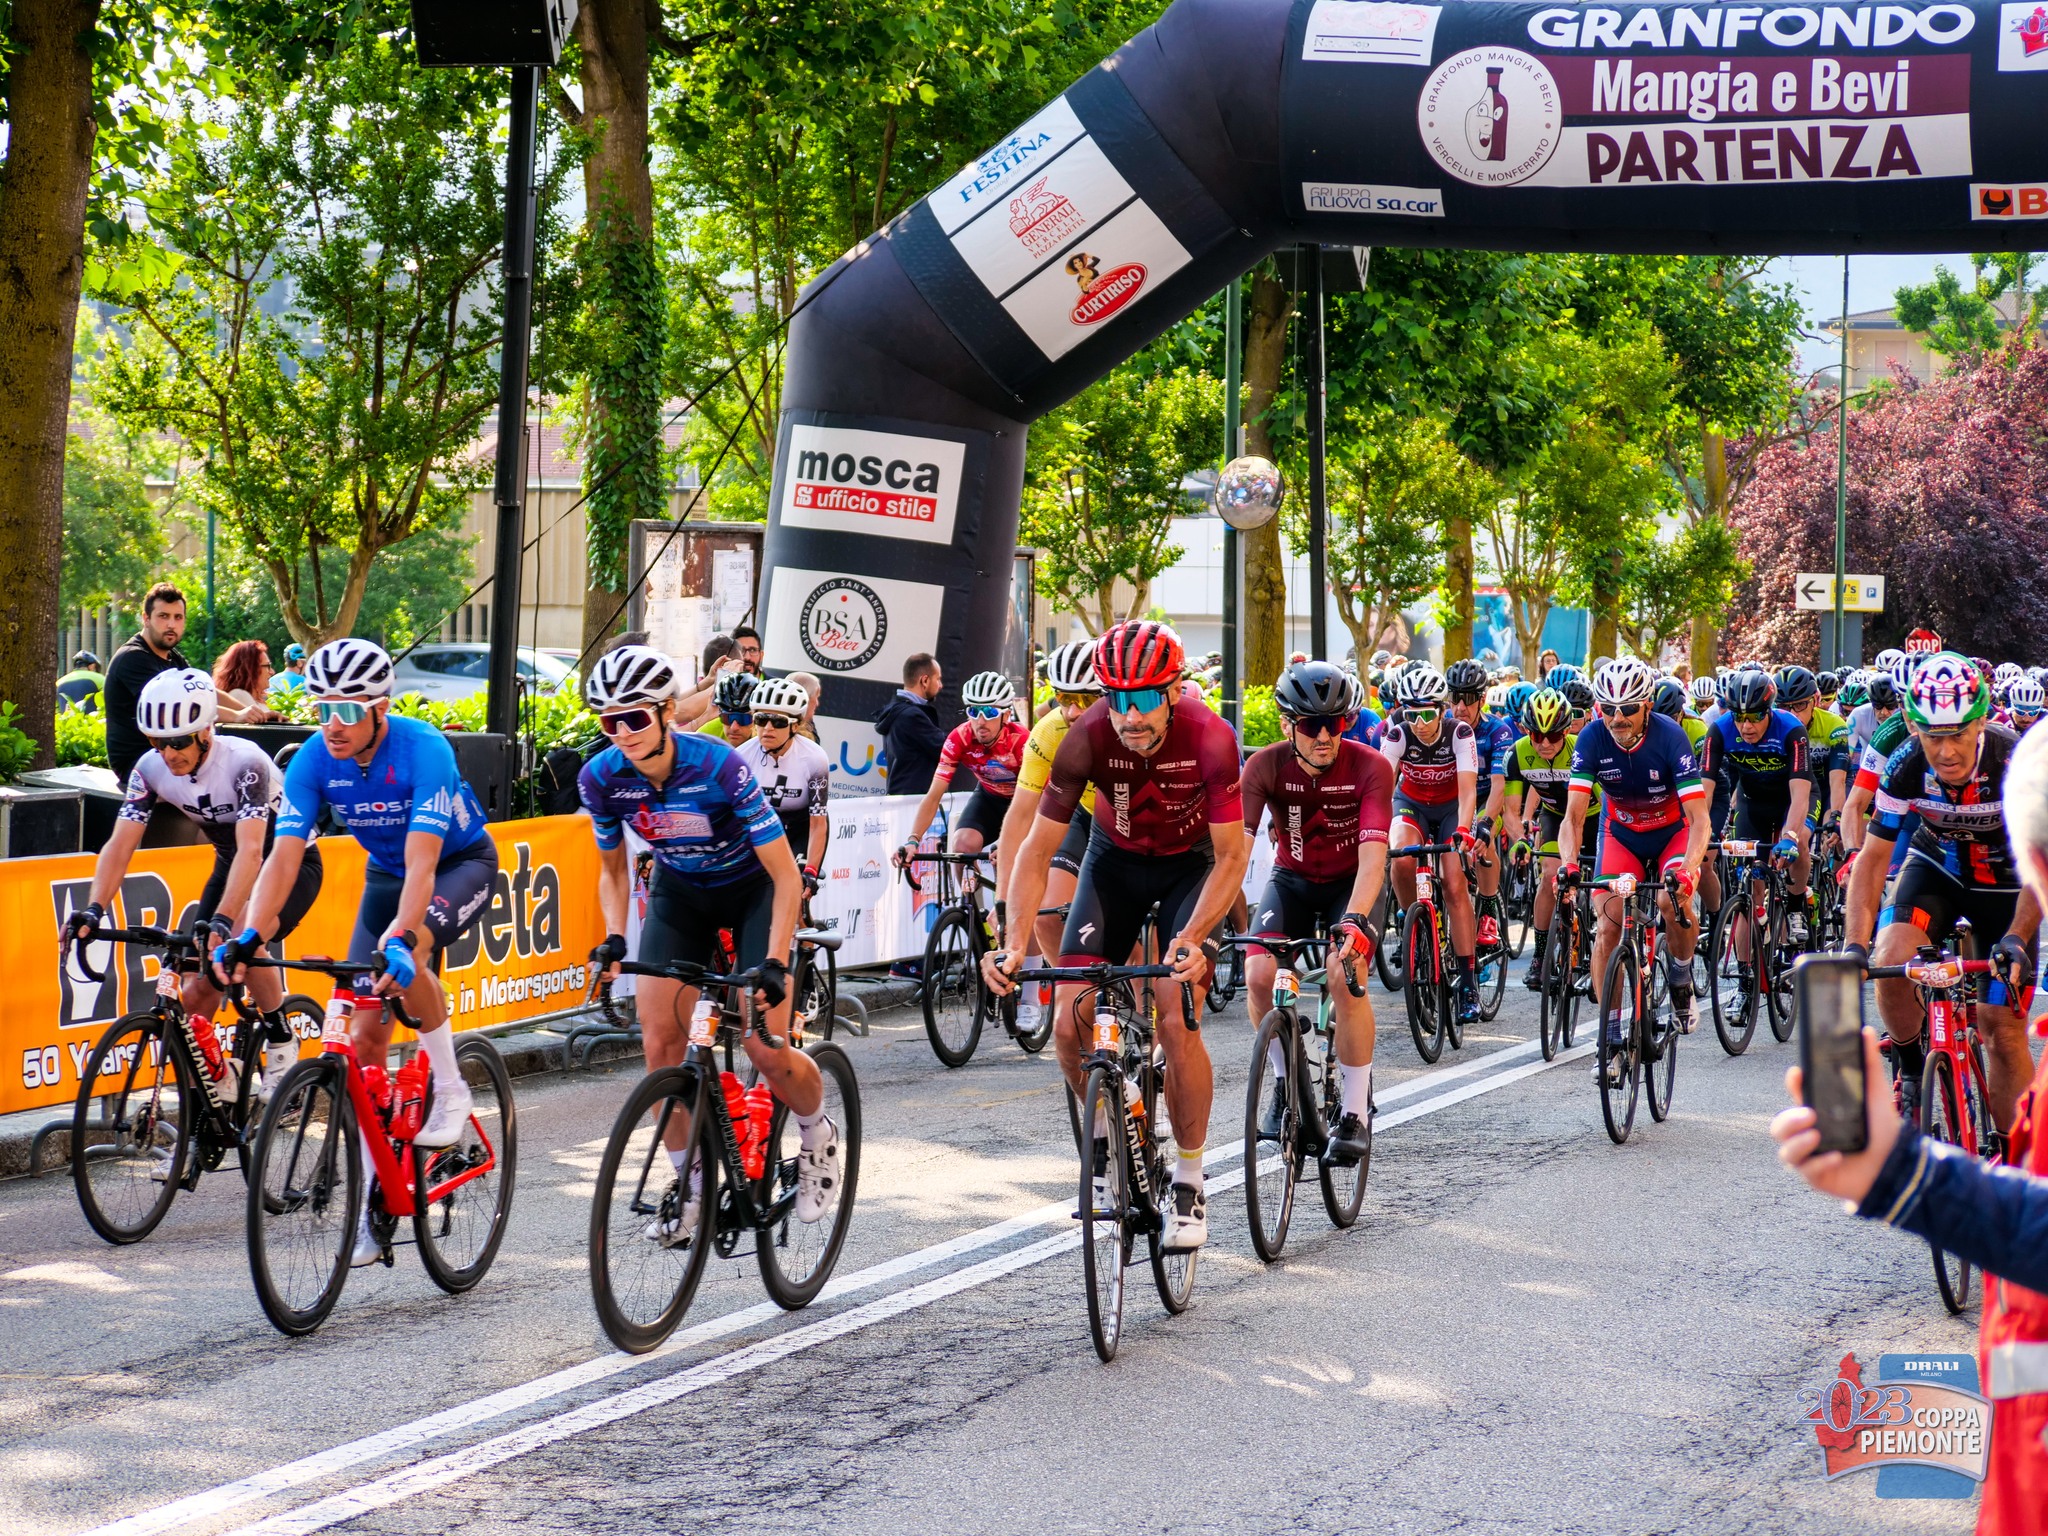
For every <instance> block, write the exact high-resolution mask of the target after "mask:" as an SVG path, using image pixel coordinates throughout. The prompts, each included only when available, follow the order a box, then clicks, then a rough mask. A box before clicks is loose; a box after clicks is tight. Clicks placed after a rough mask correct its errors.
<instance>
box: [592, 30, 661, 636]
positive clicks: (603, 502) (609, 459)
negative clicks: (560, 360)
mask: <svg viewBox="0 0 2048 1536" xmlns="http://www.w3.org/2000/svg"><path fill="white" fill-rule="evenodd" d="M650 12H652V14H653V15H655V16H656V17H658V16H659V15H660V11H659V7H658V6H650V5H649V4H648V0H586V3H585V4H584V6H583V8H582V9H581V11H579V12H578V14H577V17H576V41H577V44H578V45H579V48H580V51H581V55H582V62H581V67H580V72H579V79H580V81H581V83H582V86H583V121H582V124H581V126H582V128H583V129H584V131H585V132H587V133H588V134H589V135H590V137H591V152H590V157H589V159H588V160H587V161H585V163H584V167H583V202H584V207H585V209H586V210H587V212H586V215H585V250H584V253H583V259H584V261H585V263H586V264H587V267H588V268H589V269H590V271H589V272H588V274H587V275H588V276H589V277H590V278H591V279H592V283H591V286H592V288H593V289H594V290H595V291H596V295H597V296H596V297H595V298H594V300H593V302H595V303H597V304H600V305H602V306H604V307H606V308H608V309H610V310H611V311H612V318H613V320H614V322H615V323H614V324H613V325H612V326H610V327H607V329H609V330H611V331H612V333H613V334H614V335H615V336H617V338H618V345H619V347H620V348H621V349H622V350H621V352H620V355H617V356H613V357H607V358H603V359H599V360H598V361H597V363H596V364H595V365H594V366H593V368H592V371H591V376H590V378H589V380H588V387H589V418H590V419H589V423H588V432H587V438H586V440H587V442H588V444H589V448H588V451H587V453H586V457H585V465H584V479H585V482H586V484H585V489H586V492H587V494H588V495H589V498H590V499H589V515H588V526H589V529H590V533H589V539H588V552H589V574H588V576H587V577H586V582H585V587H584V592H583V645H584V648H585V649H586V650H588V649H589V648H590V647H591V646H593V645H594V644H596V643H597V642H599V641H601V640H603V639H604V638H605V637H606V636H607V635H609V634H610V633H612V631H613V630H614V629H615V628H616V626H614V625H612V624H611V623H610V620H611V617H612V613H613V611H614V610H615V609H617V608H618V606H619V603H620V600H621V599H622V598H623V597H624V595H625V591H626V534H627V530H628V528H629V526H630V525H631V523H632V521H633V519H635V518H661V517H666V516H667V515H668V496H667V484H666V481H667V479H668V476H667V474H666V471H665V466H664V463H663V455H662V451H661V446H662V445H661V437H660V429H661V416H662V409H661V407H662V388H661V351H662V348H661V327H662V323H663V321H664V320H665V314H664V304H663V301H662V299H661V293H660V264H659V263H658V262H656V261H655V260H654V259H653V239H654V182H653V179H652V177H651V175H650V174H649V171H648V160H647V91H648V70H647V23H648V18H649V14H650Z"/></svg>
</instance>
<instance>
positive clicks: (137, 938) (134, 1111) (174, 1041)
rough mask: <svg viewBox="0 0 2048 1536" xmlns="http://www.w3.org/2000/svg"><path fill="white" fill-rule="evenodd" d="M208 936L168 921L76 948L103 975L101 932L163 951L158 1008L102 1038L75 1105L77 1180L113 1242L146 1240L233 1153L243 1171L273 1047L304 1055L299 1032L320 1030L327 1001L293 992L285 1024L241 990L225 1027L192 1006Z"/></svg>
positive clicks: (229, 997)
mask: <svg viewBox="0 0 2048 1536" xmlns="http://www.w3.org/2000/svg"><path fill="white" fill-rule="evenodd" d="M210 939H211V931H210V930H202V932H201V933H199V934H197V935H191V936H188V935H185V934H177V933H170V932H167V931H166V930H164V929H162V928H96V929H93V930H91V931H90V932H88V933H85V934H83V935H81V937H80V939H79V941H78V942H77V943H76V944H74V945H73V946H72V954H73V955H74V957H75V958H76V960H77V963H78V968H79V970H80V971H81V972H83V973H84V975H85V976H86V978H87V979H88V980H91V981H104V980H105V974H104V972H100V971H95V970H94V969H93V968H92V965H91V963H90V961H89V959H88V958H87V953H86V951H87V946H88V945H90V944H94V943H98V942H100V941H101V940H106V941H109V942H111V943H115V944H129V945H134V946H137V947H139V948H142V949H150V950H155V951H157V953H158V955H159V957H160V958H159V965H160V969H159V970H158V971H157V975H156V983H155V993H154V995H153V996H152V997H151V999H150V1003H149V1006H148V1007H147V1008H141V1009H137V1010H135V1011H133V1012H130V1013H128V1014H126V1015H124V1016H123V1017H121V1018H119V1019H117V1020H115V1021H114V1023H112V1024H111V1025H109V1026H108V1027H107V1031H106V1033H105V1034H103V1035H101V1036H100V1040H99V1043H98V1044H97V1045H96V1046H94V1047H93V1050H92V1054H91V1055H89V1056H88V1057H87V1058H86V1061H85V1067H84V1070H83V1071H82V1072H80V1074H79V1078H78V1098H77V1100H76V1102H75V1103H74V1104H73V1105H72V1110H71V1182H72V1185H73V1187H74V1188H76V1189H77V1191H78V1205H79V1209H80V1210H82V1211H83V1212H84V1213H85V1219H86V1221H87V1223H88V1224H90V1225H91V1227H92V1229H93V1231H95V1232H97V1233H98V1234H99V1235H100V1236H101V1237H103V1238H105V1239H106V1240H107V1241H108V1242H110V1243H120V1244H125V1243H137V1242H140V1241H142V1239H143V1238H145V1237H147V1236H149V1234H150V1233H151V1232H153V1231H155V1230H156V1228H157V1225H158V1223H160V1222H161V1221H162V1220H163V1219H164V1217H165V1216H166V1215H167V1214H168V1213H169V1211H170V1209H171V1202H172V1201H173V1200H175V1199H176V1198H177V1195H178V1192H179V1191H180V1190H189V1189H196V1188H197V1187H198V1185H199V1178H200V1175H201V1174H204V1173H211V1172H212V1171H213V1170H214V1169H216V1168H218V1167H220V1165H221V1164H222V1163H223V1162H225V1161H226V1160H227V1158H228V1155H229V1154H230V1153H232V1154H233V1155H234V1158H235V1161H236V1164H237V1165H238V1167H239V1168H240V1170H241V1172H242V1176H243V1177H244V1178H245V1179H246V1178H247V1177H248V1175H249V1162H250V1139H251V1135H252V1133H253V1130H254V1127H255V1122H256V1119H257V1117H258V1116H259V1115H260V1114H261V1113H262V1109H263V1102H264V1101H263V1098H262V1093H263V1076H264V1073H263V1065H264V1055H265V1049H266V1047H270V1048H274V1049H277V1050H289V1051H291V1053H292V1054H293V1055H296V1054H297V1052H298V1042H299V1040H301V1039H312V1038H314V1037H315V1036H317V1035H318V1034H319V1033H320V1005H319V1004H318V1003H316V1002H314V1001H313V999H311V998H310V997H305V996H302V995H298V994H294V995H292V996H290V997H287V998H286V999H285V1000H284V1004H283V1007H282V1009H281V1010H280V1017H279V1019H278V1020H277V1021H276V1022H273V1021H271V1020H268V1019H266V1018H264V1016H263V1015H262V1014H261V1013H260V1012H258V1011H257V1010H256V1009H255V1008H254V1007H252V1006H251V1005H250V1003H249V1002H248V999H247V998H246V997H245V996H244V995H243V992H242V989H241V988H240V987H238V986H237V987H230V988H229V989H228V991H227V993H226V994H225V1001H226V1002H227V1004H228V1006H229V1010H231V1017H232V1022H228V1017H229V1016H230V1015H229V1014H224V1016H223V1020H222V1022H221V1023H220V1024H219V1025H216V1024H215V1022H214V1021H213V1020H211V1019H208V1018H205V1017H194V1016H192V1015H190V1014H188V1013H187V1012H186V1011H185V1004H184V998H183V992H182V989H181V988H182V979H183V978H184V977H185V976H187V975H191V974H193V973H194V972H196V971H197V970H198V969H199V966H200V964H201V963H202V961H203V959H204V956H205V951H206V945H207V943H208V941H209V940H210ZM216 1062H218V1063H219V1067H218V1075H216V1067H215V1065H214V1064H215V1063H216ZM95 1108H97V1110H98V1115H97V1117H95V1115H94V1113H93V1112H94V1110H95ZM59 1123H60V1124H61V1122H59Z"/></svg>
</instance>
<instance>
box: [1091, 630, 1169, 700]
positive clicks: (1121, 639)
mask: <svg viewBox="0 0 2048 1536" xmlns="http://www.w3.org/2000/svg"><path fill="white" fill-rule="evenodd" d="M1186 670H1187V654H1186V652H1185V651H1183V650H1182V649H1181V643H1180V636H1179V635H1177V634H1175V633H1174V632H1173V630H1172V629H1171V628H1170V627H1168V626H1167V625H1165V624H1160V623H1158V622H1156V621H1154V620H1152V619H1130V620H1126V621H1125V622H1124V623H1122V624H1112V625H1111V626H1110V627H1109V628H1108V629H1106V630H1104V631H1103V632H1102V638H1101V639H1100V640H1098V641H1096V642H1095V677H1096V680H1097V681H1098V682H1100V683H1101V684H1102V686H1103V687H1105V688H1118V689H1129V688H1171V687H1172V686H1173V685H1174V684H1175V683H1177V682H1179V681H1180V679H1181V674H1182V673H1183V672H1185V671H1186Z"/></svg>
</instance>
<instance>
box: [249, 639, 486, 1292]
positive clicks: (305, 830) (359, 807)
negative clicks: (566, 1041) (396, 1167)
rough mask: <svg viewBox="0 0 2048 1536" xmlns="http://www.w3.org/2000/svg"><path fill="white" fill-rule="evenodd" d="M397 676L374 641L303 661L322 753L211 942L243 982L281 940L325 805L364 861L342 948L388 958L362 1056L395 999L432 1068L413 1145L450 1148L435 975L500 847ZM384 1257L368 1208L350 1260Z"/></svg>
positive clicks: (308, 754) (360, 1043)
mask: <svg viewBox="0 0 2048 1536" xmlns="http://www.w3.org/2000/svg"><path fill="white" fill-rule="evenodd" d="M391 684H392V669H391V657H390V656H389V655H388V654H387V653H386V652H385V650H384V648H383V647H382V646H380V645H375V644H373V643H371V642H370V641H368V640H330V641H328V643H327V644H325V645H323V646H321V647H320V649H319V650H317V651H315V652H314V653H313V655H312V657H311V659H310V660H308V661H307V663H306V692H307V694H308V695H310V696H311V698H312V700H313V705H314V708H315V710H316V711H317V712H318V714H319V716H320V743H321V746H322V747H323V748H325V750H324V751H317V752H316V751H314V750H312V746H311V744H310V743H308V745H307V747H306V749H305V750H303V751H301V752H299V753H298V754H297V755H296V756H294V757H293V758H292V760H291V764H290V766H288V767H287V768H286V769H285V773H284V795H283V802H282V806H281V808H280V809H279V811H278V817H277V836H276V839H275V841H274V842H273V843H272V845H271V849H270V854H269V856H268V857H267V858H266V859H265V860H264V861H263V872H262V873H261V874H260V875H259V876H257V879H256V893H255V895H254V896H252V897H251V898H250V901H249V910H248V912H247V914H246V915H245V917H244V927H243V929H242V931H241V932H240V933H238V934H236V935H235V936H234V937H233V938H232V939H229V940H228V941H227V942H225V943H224V944H222V945H220V946H219V947H218V948H216V949H215V950H214V952H213V954H214V963H215V968H216V970H217V971H218V972H224V973H225V974H226V975H227V976H228V977H229V978H230V979H233V980H240V979H241V977H242V975H243V967H244V963H245V962H246V961H248V960H250V959H252V958H253V957H254V956H255V955H256V953H257V951H258V950H259V949H260V948H261V947H262V946H263V945H264V944H266V943H268V942H269V941H270V940H271V939H273V938H275V937H276V936H277V933H278V929H279V927H280V925H281V923H282V920H283V915H284V911H285V905H286V903H287V902H288V901H289V900H290V899H291V896H292V893H293V891H294V890H295V889H297V886H298V879H299V870H300V866H301V865H302V864H303V863H304V862H305V856H306V845H307V842H308V840H309V839H310V838H311V836H312V834H313V828H314V824H315V822H316V821H317V820H318V819H319V816H320V812H321V810H322V809H323V808H325V807H329V806H331V807H332V808H333V809H334V812H335V814H336V815H337V816H338V817H339V819H340V821H341V823H342V825H343V827H344V828H345V829H346V830H347V831H348V832H349V833H350V834H351V835H352V836H353V837H354V838H355V839H356V841H357V842H359V843H361V844H362V847H363V852H364V853H365V855H367V857H368V863H367V866H366V868H365V869H364V871H363V895H362V901H361V904H360V905H359V906H358V907H357V909H356V926H355V933H354V935H353V936H352V937H351V938H350V940H349V947H348V954H349V955H350V957H352V958H355V957H362V956H368V955H372V954H381V955H382V956H383V957H384V961H385V966H386V969H385V972H384V974H383V975H382V976H380V977H378V978H377V981H376V984H375V989H374V990H375V991H376V993H377V994H378V997H377V998H373V999H367V1000H366V1001H367V1002H368V1006H358V1007H357V1008H356V1010H355V1017H354V1021H353V1029H352V1033H353V1034H354V1036H355V1048H356V1055H357V1057H358V1059H359V1060H361V1061H363V1062H365V1063H369V1062H382V1061H384V1060H385V1059H386V1058H387V1057H388V1055H389V1054H390V1050H391V1024H390V1021H389V1020H388V1019H387V1018H386V1016H385V1012H384V1007H383V1003H382V1001H381V998H382V996H383V995H386V994H391V993H397V994H400V995H402V996H403V997H404V998H405V1004H406V1007H407V1008H408V1009H410V1010H411V1011H412V1014H413V1016H414V1017H415V1018H417V1019H418V1020H419V1022H420V1048H421V1049H422V1050H424V1051H425V1052H426V1055H427V1061H428V1063H429V1064H430V1065H431V1067H432V1068H433V1105H434V1107H433V1110H432V1112H431V1113H430V1114H429V1115H428V1116H427V1119H426V1123H425V1124H424V1125H422V1126H421V1127H420V1130H419V1134H418V1135H416V1136H415V1137H414V1138H413V1141H414V1144H415V1145H417V1146H421V1147H446V1146H451V1145H453V1144H454V1142H455V1141H456V1140H457V1138H458V1137H460V1135H461V1134H462V1128H463V1126H464V1125H465V1124H467V1123H468V1121H469V1115H470V1110H471V1109H472V1108H473V1105H472V1102H471V1097H470V1091H469V1086H468V1084H466V1083H465V1082H463V1080H462V1069H461V1067H460V1066H458V1065H457V1063H456V1060H455V1032H454V1030H453V1029H452V1028H451V1027H450V1026H449V1023H448V1000H447V997H446V995H445V994H444V993H443V992H442V991H441V983H440V979H439V977H438V976H437V975H436V974H435V973H436V971H437V970H438V969H439V966H440V955H441V952H442V951H443V950H445V949H446V948H447V947H448V946H449V945H450V944H452V943H453V942H454V941H455V940H456V939H457V938H458V937H460V936H461V934H462V933H463V932H465V931H466V930H467V929H468V928H470V927H471V926H472V925H473V924H474V923H476V922H477V920H478V919H480V918H481V917H482V916H483V912H484V909H485V907H486V906H487V905H488V904H489V902H490V899H491V893H492V892H493V891H494V890H495V889H496V886H497V879H498V849H497V845H496V844H495V843H493V842H492V841H491V834H490V830H489V828H487V827H486V826H485V825H484V811H483V806H482V805H480V804H479V803H478V802H477V798H476V792H475V791H474V790H472V789H471V788H470V787H469V785H468V783H466V782H465V781H464V779H463V777H462V775H461V773H460V772H458V771H457V769H456V766H455V752H454V749H453V748H451V747H450V746H449V745H448V740H447V738H446V737H444V736H443V735H442V734H441V733H440V731H438V730H437V729H435V728H434V727H433V726H431V725H429V724H427V722H426V721H424V720H413V719H408V718H406V717H405V716H403V715H394V714H392V713H391ZM365 979H366V978H362V977H359V978H357V988H358V991H359V992H360V991H365V990H368V989H367V988H366V987H365V986H364V981H365ZM380 1255H381V1250H380V1248H379V1245H378V1243H377V1241H376V1239H375V1238H374V1237H372V1236H371V1234H370V1217H369V1208H368V1206H367V1204H366V1205H365V1207H364V1209H363V1213H362V1217H361V1220H360V1221H359V1223H358V1225H357V1227H356V1247H355V1256H354V1259H353V1262H354V1263H357V1264H369V1263H372V1262H374V1261H375V1260H376V1259H377V1258H379V1257H380Z"/></svg>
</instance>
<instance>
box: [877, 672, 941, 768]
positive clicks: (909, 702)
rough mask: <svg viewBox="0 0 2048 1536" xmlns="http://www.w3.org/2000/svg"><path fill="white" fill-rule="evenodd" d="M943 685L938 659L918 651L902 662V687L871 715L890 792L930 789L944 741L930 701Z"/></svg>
mask: <svg viewBox="0 0 2048 1536" xmlns="http://www.w3.org/2000/svg"><path fill="white" fill-rule="evenodd" d="M943 685H944V684H943V680H942V678H941V677H940V674H939V664H938V662H936V661H935V660H933V659H932V656H931V654H930V652H928V651H919V652H918V653H917V654H916V655H915V656H912V657H911V658H910V659H909V660H908V661H906V662H904V663H903V686H902V687H901V688H899V689H897V690H896V696H895V697H894V698H893V699H891V700H890V701H889V702H888V703H887V704H884V705H883V706H882V712H881V713H880V714H878V715H876V716H875V729H876V730H878V731H880V732H881V733H882V751H883V754H884V756H886V757H887V759H888V765H887V768H888V786H889V793H890V794H892V795H921V794H923V793H924V792H925V791H926V790H927V789H929V788H931V784H932V774H933V772H934V771H935V770H936V769H937V768H938V766H939V749H940V748H941V747H943V746H944V745H945V744H946V733H945V731H944V730H943V729H941V728H940V725H939V707H938V705H936V704H934V703H933V702H932V701H933V700H934V699H936V698H937V697H938V696H939V689H940V688H941V687H942V686H943Z"/></svg>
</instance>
